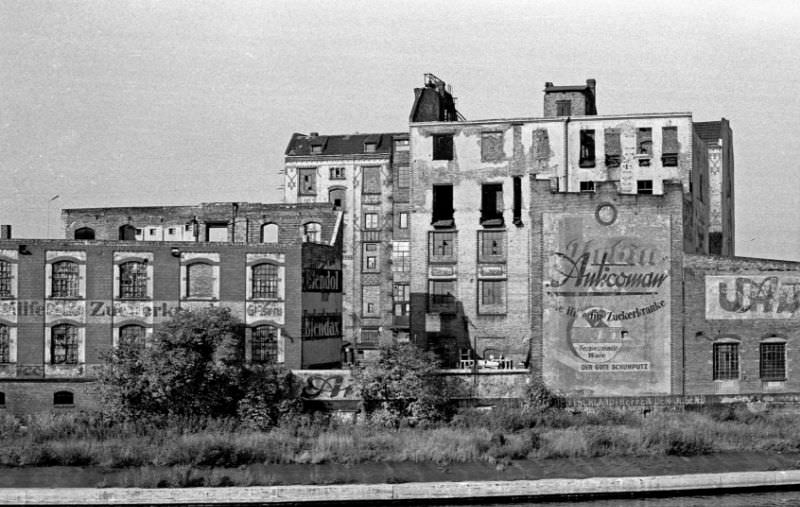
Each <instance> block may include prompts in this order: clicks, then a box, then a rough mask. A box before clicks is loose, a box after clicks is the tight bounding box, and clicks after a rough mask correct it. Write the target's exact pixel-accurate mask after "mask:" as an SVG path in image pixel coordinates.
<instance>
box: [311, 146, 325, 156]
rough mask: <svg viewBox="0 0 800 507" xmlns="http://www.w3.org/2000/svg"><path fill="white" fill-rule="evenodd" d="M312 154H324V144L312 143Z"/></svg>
mask: <svg viewBox="0 0 800 507" xmlns="http://www.w3.org/2000/svg"><path fill="white" fill-rule="evenodd" d="M311 154H312V155H321V154H322V145H321V144H312V145H311Z"/></svg>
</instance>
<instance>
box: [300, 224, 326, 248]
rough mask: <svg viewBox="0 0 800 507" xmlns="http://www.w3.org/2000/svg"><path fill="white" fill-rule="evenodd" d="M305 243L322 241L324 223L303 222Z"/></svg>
mask: <svg viewBox="0 0 800 507" xmlns="http://www.w3.org/2000/svg"><path fill="white" fill-rule="evenodd" d="M303 243H322V224H321V223H319V222H306V223H304V224H303Z"/></svg>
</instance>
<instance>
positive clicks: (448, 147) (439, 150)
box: [433, 134, 453, 160]
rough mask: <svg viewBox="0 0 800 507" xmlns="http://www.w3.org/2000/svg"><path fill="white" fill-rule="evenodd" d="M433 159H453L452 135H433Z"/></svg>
mask: <svg viewBox="0 0 800 507" xmlns="http://www.w3.org/2000/svg"><path fill="white" fill-rule="evenodd" d="M433 160H453V135H452V134H434V135H433Z"/></svg>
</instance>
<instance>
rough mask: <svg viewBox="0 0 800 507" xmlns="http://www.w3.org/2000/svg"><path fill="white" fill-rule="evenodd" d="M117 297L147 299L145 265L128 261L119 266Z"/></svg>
mask: <svg viewBox="0 0 800 507" xmlns="http://www.w3.org/2000/svg"><path fill="white" fill-rule="evenodd" d="M119 297H120V298H121V299H142V298H145V297H147V264H145V263H144V262H139V261H130V262H124V263H122V264H120V265H119Z"/></svg>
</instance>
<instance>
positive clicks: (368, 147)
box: [364, 143, 378, 153]
mask: <svg viewBox="0 0 800 507" xmlns="http://www.w3.org/2000/svg"><path fill="white" fill-rule="evenodd" d="M377 148H378V145H377V144H376V143H364V153H375V151H376V149H377Z"/></svg>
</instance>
